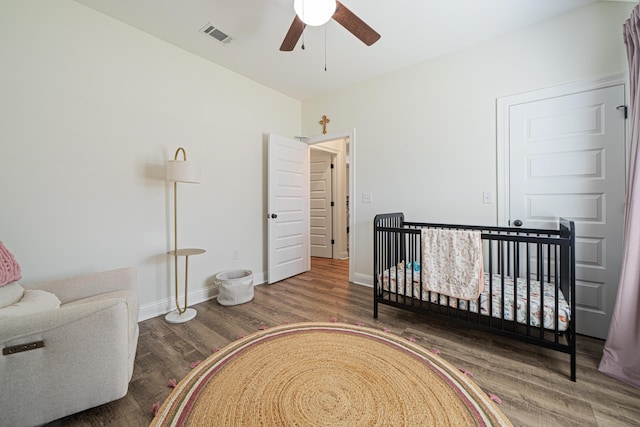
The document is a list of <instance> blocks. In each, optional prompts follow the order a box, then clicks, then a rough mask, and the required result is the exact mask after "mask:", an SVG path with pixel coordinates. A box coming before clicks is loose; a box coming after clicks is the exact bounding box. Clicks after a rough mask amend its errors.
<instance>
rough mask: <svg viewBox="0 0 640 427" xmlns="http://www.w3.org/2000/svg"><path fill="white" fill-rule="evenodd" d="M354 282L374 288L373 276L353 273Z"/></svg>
mask: <svg viewBox="0 0 640 427" xmlns="http://www.w3.org/2000/svg"><path fill="white" fill-rule="evenodd" d="M353 283H355V284H356V285H362V286H367V287H369V288H373V276H370V275H368V274H362V273H353Z"/></svg>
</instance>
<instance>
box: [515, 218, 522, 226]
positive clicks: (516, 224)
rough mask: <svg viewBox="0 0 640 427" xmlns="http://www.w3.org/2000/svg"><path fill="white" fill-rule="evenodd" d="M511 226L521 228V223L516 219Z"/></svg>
mask: <svg viewBox="0 0 640 427" xmlns="http://www.w3.org/2000/svg"><path fill="white" fill-rule="evenodd" d="M513 225H514V226H515V227H521V226H522V221H520V220H519V219H516V220H515V221H513Z"/></svg>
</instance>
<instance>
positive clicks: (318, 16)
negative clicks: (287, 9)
mask: <svg viewBox="0 0 640 427" xmlns="http://www.w3.org/2000/svg"><path fill="white" fill-rule="evenodd" d="M293 7H294V9H295V11H296V16H295V18H293V22H292V23H291V27H289V31H288V32H287V35H286V36H285V37H284V40H283V42H282V45H281V46H280V50H281V51H285V52H288V51H292V50H293V48H294V47H296V44H297V43H298V40H300V36H302V32H303V31H304V29H305V27H306V26H307V25H312V26H317V25H323V24H325V23H326V22H328V21H329V20H330V19H333V20H335V21H336V22H337V23H338V24H340V25H342V26H343V27H344V28H346V29H347V30H348V31H349V32H350V33H351V34H353V35H354V36H356V37H357V38H358V39H360V40H361V41H362V42H363V43H364V44H366V45H367V46H371V45H372V44H374V43H375V42H377V41H378V39H380V34H378V33H377V32H376V31H375V30H374V29H373V28H371V27H370V26H369V25H367V24H366V23H365V22H364V21H363V20H362V19H360V18H358V17H357V16H356V15H355V14H354V13H353V12H351V11H350V10H349V9H347V8H346V7H345V5H343V4H342V3H340V2H339V1H334V0H322V1H320V0H295V1H294V5H293Z"/></svg>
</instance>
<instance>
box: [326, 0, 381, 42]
mask: <svg viewBox="0 0 640 427" xmlns="http://www.w3.org/2000/svg"><path fill="white" fill-rule="evenodd" d="M336 4H337V6H338V7H337V9H336V13H334V14H333V19H335V20H336V22H338V23H339V24H340V25H342V26H343V27H344V28H346V29H347V30H348V31H349V32H350V33H351V34H353V35H354V36H356V37H357V38H359V39H360V40H361V41H362V42H363V43H364V44H366V45H367V46H371V45H372V44H374V43H375V42H377V41H378V39H380V34H378V33H377V32H376V31H375V30H374V29H373V28H371V27H370V26H369V25H367V24H366V23H365V22H364V21H363V20H362V19H360V18H358V17H357V16H356V15H355V14H354V13H353V12H351V11H350V10H349V9H347V8H346V7H345V5H343V4H342V3H340V2H339V1H336Z"/></svg>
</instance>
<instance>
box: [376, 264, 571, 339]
mask: <svg viewBox="0 0 640 427" xmlns="http://www.w3.org/2000/svg"><path fill="white" fill-rule="evenodd" d="M396 270H398V275H397V276H396ZM403 272H404V274H403ZM405 275H406V277H407V279H408V280H407V281H412V282H413V295H412V296H413V298H421V299H422V301H429V294H431V298H430V301H431V302H432V303H438V296H439V297H440V301H439V304H440V305H447V296H445V295H439V294H436V293H433V292H431V293H430V292H429V291H428V290H426V289H424V285H423V289H422V295H420V270H419V266H417V263H416V265H412V264H411V263H407V264H406V266H405V265H404V263H400V264H399V268H398V269H396V267H391V273H389V270H385V271H384V273H383V274H382V275H378V280H379V281H381V282H382V284H383V289H384V290H385V291H389V292H391V293H393V294H396V293H397V294H398V295H405V285H404V283H405ZM381 276H382V277H381ZM389 276H391V286H389ZM396 279H397V280H396ZM396 282H397V283H396ZM491 282H492V285H491V286H489V273H485V274H484V283H485V285H484V292H482V294H480V298H479V300H480V312H481V314H483V315H489V289H491V293H492V298H491V301H492V304H491V305H492V311H491V314H492V316H493V317H496V318H498V319H500V318H502V317H503V316H502V301H501V299H502V277H501V276H500V275H499V274H494V275H493V277H492V280H491ZM504 283H505V290H504V299H505V304H504V319H505V320H509V321H513V320H514V312H515V313H516V318H517V322H518V323H521V324H526V321H525V319H526V318H527V301H528V300H529V304H530V316H529V324H530V325H531V326H534V327H539V326H540V311H541V310H540V282H538V281H534V280H531V281H530V285H529V292H530V298H528V299H527V281H526V279H524V278H518V280H517V286H516V294H515V295H514V286H513V278H512V277H505V278H504ZM410 293H411V291H410V290H407V294H410ZM449 305H450V306H451V307H454V308H455V307H456V305H457V308H458V309H460V310H467V306H468V307H469V308H468V309H469V310H470V311H471V312H473V313H477V312H478V300H471V301H467V300H462V299H456V298H449ZM543 312H544V328H545V329H550V330H554V329H555V322H554V318H555V287H554V285H553V284H550V283H545V284H544V310H543ZM557 317H558V330H559V331H566V330H567V327H568V326H569V319H570V317H571V310H570V308H569V304H567V301H566V300H565V298H564V295H563V294H562V292H560V298H559V301H558V316H557Z"/></svg>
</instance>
